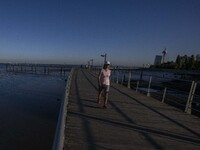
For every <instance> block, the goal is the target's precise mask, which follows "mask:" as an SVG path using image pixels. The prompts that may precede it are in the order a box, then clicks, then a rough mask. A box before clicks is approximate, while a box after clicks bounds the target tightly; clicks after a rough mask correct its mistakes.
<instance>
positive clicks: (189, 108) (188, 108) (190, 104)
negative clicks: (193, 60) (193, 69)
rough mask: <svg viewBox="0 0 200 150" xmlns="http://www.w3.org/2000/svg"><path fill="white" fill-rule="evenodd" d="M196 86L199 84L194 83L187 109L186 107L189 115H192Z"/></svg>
mask: <svg viewBox="0 0 200 150" xmlns="http://www.w3.org/2000/svg"><path fill="white" fill-rule="evenodd" d="M196 86H197V83H195V82H194V81H192V85H191V88H190V93H189V96H188V100H187V104H186V107H185V112H186V113H188V114H191V112H192V100H193V96H194V93H195V90H196Z"/></svg>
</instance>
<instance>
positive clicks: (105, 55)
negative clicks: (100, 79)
mask: <svg viewBox="0 0 200 150" xmlns="http://www.w3.org/2000/svg"><path fill="white" fill-rule="evenodd" d="M101 57H104V63H106V57H107V54H106V53H105V54H104V55H101Z"/></svg>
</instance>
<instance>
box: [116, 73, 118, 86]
mask: <svg viewBox="0 0 200 150" xmlns="http://www.w3.org/2000/svg"><path fill="white" fill-rule="evenodd" d="M116 83H117V84H118V83H119V71H117V81H116Z"/></svg>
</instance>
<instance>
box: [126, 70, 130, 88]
mask: <svg viewBox="0 0 200 150" xmlns="http://www.w3.org/2000/svg"><path fill="white" fill-rule="evenodd" d="M127 87H128V88H129V89H130V87H131V71H129V74H128V84H127Z"/></svg>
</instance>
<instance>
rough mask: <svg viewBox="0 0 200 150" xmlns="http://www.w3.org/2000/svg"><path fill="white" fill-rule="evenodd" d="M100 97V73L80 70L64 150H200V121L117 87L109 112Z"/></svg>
mask: <svg viewBox="0 0 200 150" xmlns="http://www.w3.org/2000/svg"><path fill="white" fill-rule="evenodd" d="M97 93H98V85H97V74H95V73H94V72H92V71H89V70H84V69H83V70H81V69H75V71H74V73H73V76H72V78H71V86H70V91H69V96H68V100H69V101H68V106H67V117H66V121H65V133H64V134H65V138H64V149H67V150H79V149H82V150H122V149H123V150H134V149H141V150H143V149H159V150H162V149H163V150H164V149H170V150H171V149H194V150H195V149H200V119H199V117H197V116H194V115H189V114H187V113H185V112H183V111H182V110H180V109H178V108H175V107H173V106H170V105H168V104H165V103H162V102H160V101H158V100H156V99H154V98H152V97H150V96H149V97H148V96H146V95H144V94H141V93H139V92H136V91H134V90H133V89H130V88H127V87H125V86H122V85H120V84H116V83H111V88H110V93H109V103H108V104H109V105H108V108H107V109H104V108H103V101H102V103H101V104H100V105H99V104H97Z"/></svg>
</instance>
